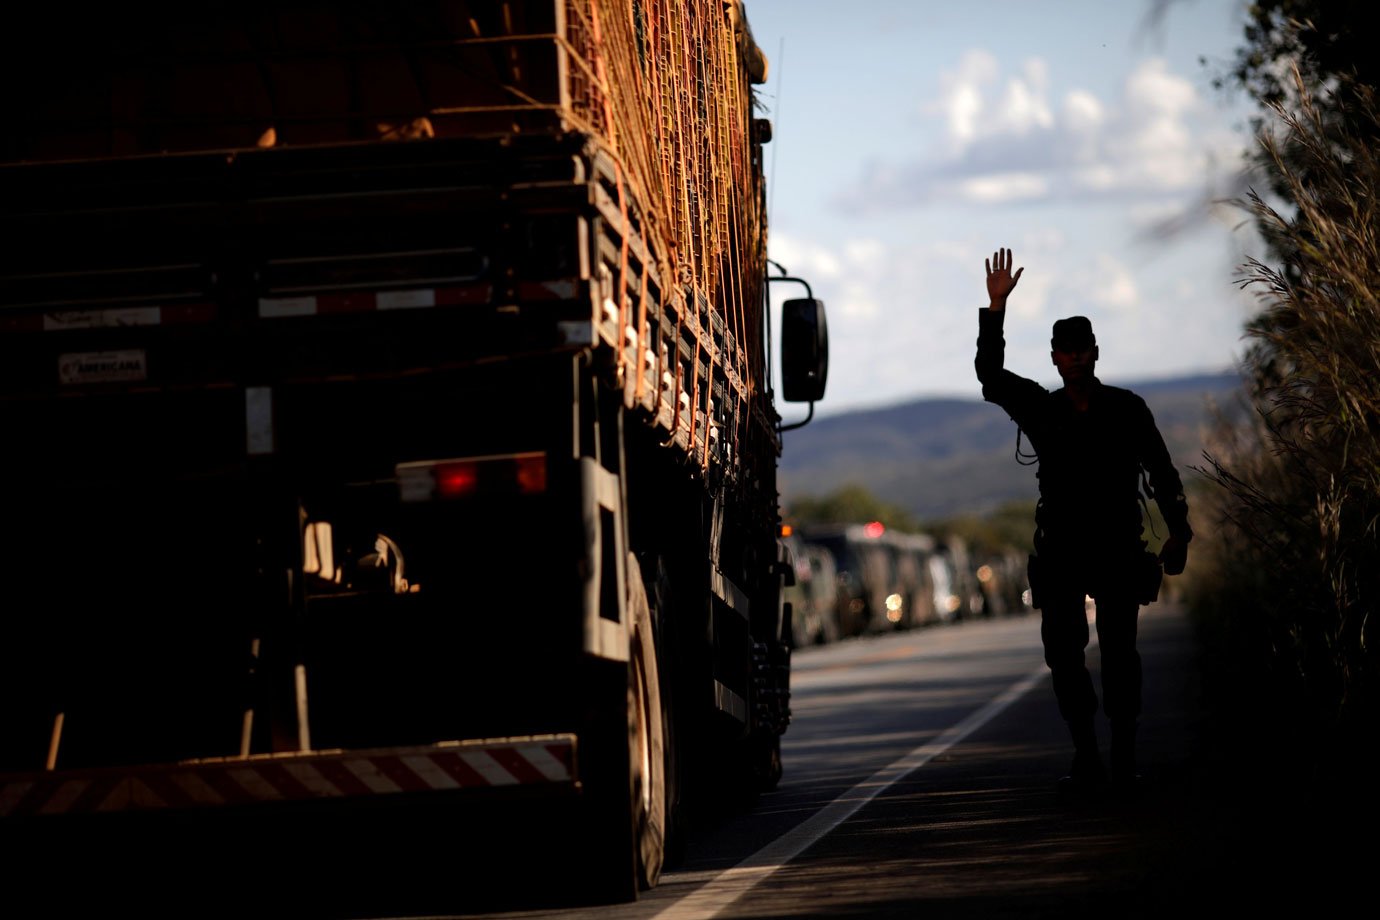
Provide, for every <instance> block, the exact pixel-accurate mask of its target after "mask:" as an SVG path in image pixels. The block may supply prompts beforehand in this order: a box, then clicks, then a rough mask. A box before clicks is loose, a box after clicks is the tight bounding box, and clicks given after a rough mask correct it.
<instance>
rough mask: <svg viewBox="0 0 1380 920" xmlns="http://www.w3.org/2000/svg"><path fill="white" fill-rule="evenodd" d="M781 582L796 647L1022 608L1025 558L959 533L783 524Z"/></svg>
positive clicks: (1026, 603)
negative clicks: (786, 565)
mask: <svg viewBox="0 0 1380 920" xmlns="http://www.w3.org/2000/svg"><path fill="white" fill-rule="evenodd" d="M782 541H783V543H784V544H785V545H786V548H787V551H788V552H789V553H790V560H791V568H792V572H793V573H794V583H793V584H791V585H789V586H788V587H787V588H786V589H785V598H786V602H787V603H788V604H789V605H790V608H791V629H792V633H793V640H794V644H795V646H796V647H804V646H809V645H822V644H825V643H829V642H835V641H838V640H839V639H845V638H849V637H853V636H863V635H876V634H881V633H887V632H894V631H896V630H901V629H914V628H917V627H924V626H932V625H936V624H942V623H953V622H958V621H961V620H970V619H973V618H976V617H996V616H1007V615H1013V614H1021V613H1027V612H1029V611H1030V610H1031V607H1030V593H1029V590H1028V588H1027V583H1026V572H1025V561H1026V560H1025V557H1024V555H1022V554H1020V553H1016V552H1014V551H1008V552H1004V553H991V554H981V555H979V554H976V553H974V552H972V551H971V550H970V548H969V547H968V545H967V543H966V541H964V540H963V539H962V538H961V537H957V536H950V537H945V538H943V539H939V538H936V537H934V536H932V535H930V534H926V533H909V532H904V531H898V530H892V529H888V528H887V527H885V526H884V525H882V524H881V523H880V522H877V521H870V522H867V523H849V524H838V525H813V526H804V527H797V528H788V533H787V534H786V535H785V536H784V537H783V538H782Z"/></svg>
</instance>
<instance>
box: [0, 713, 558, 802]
mask: <svg viewBox="0 0 1380 920" xmlns="http://www.w3.org/2000/svg"><path fill="white" fill-rule="evenodd" d="M577 748H578V744H577V739H576V736H575V735H573V734H549V735H528V736H522V737H514V738H485V739H478V740H469V741H449V742H441V743H438V744H434V745H425V746H419V747H409V748H383V749H377V750H351V751H307V752H302V753H284V754H263V755H253V756H250V757H234V758H229V757H227V758H213V759H205V760H195V761H186V762H182V763H177V764H167V765H154V766H132V767H113V768H103V769H92V770H73V771H57V772H45V773H34V774H9V775H0V819H4V818H22V817H37V816H44V815H75V814H101V813H118V812H140V811H170V810H171V811H181V810H188V809H197V808H216V807H232V808H233V807H243V806H252V805H258V804H267V803H291V802H313V801H316V802H324V801H330V800H345V799H359V800H363V799H377V798H380V797H384V796H405V795H417V794H425V793H429V792H451V793H455V792H461V791H470V792H475V793H480V792H497V791H501V790H516V789H525V790H529V791H534V792H535V791H545V792H550V793H560V792H562V791H565V792H569V791H574V790H576V789H578V788H579V771H578V759H577V756H576V752H577Z"/></svg>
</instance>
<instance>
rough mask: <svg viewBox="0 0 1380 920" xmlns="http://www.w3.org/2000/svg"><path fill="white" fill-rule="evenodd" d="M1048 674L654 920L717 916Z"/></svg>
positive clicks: (1023, 683) (1037, 675) (1039, 672)
mask: <svg viewBox="0 0 1380 920" xmlns="http://www.w3.org/2000/svg"><path fill="white" fill-rule="evenodd" d="M1048 673H1049V670H1048V669H1047V668H1046V667H1045V666H1044V665H1043V664H1041V665H1040V667H1039V668H1037V669H1036V670H1035V671H1032V672H1031V673H1030V674H1029V675H1027V676H1026V677H1023V678H1022V679H1020V680H1019V681H1017V682H1016V683H1014V684H1012V685H1011V686H1010V687H1008V688H1007V689H1006V690H1005V691H1004V692H1003V693H1002V694H1001V695H1000V696H998V697H997V698H996V699H994V700H992V701H991V702H990V703H988V704H987V705H986V706H983V707H982V708H981V709H979V710H977V711H976V712H974V713H973V714H972V715H970V716H968V718H966V719H964V720H963V721H962V722H959V723H958V724H957V725H954V726H952V727H950V728H949V729H948V730H947V731H945V732H944V733H943V734H941V735H940V736H939V737H938V738H935V739H934V740H933V741H930V742H928V743H926V744H922V745H920V746H919V747H918V748H916V749H915V750H913V751H911V752H910V753H909V754H906V755H905V756H903V757H901V758H900V759H899V760H897V761H895V762H894V763H891V764H889V765H887V766H885V767H883V768H882V769H880V770H878V771H877V772H876V773H874V774H872V775H871V776H869V777H868V778H867V779H865V780H863V781H862V782H861V783H858V784H857V785H856V786H854V787H853V788H852V789H849V790H848V791H847V792H845V793H844V794H843V795H841V796H839V797H838V798H836V799H834V801H832V802H830V803H829V804H828V805H826V806H824V808H822V809H820V811H818V812H817V813H815V815H814V816H813V817H811V818H809V819H807V820H806V821H804V822H803V823H801V824H800V825H799V826H797V827H795V828H793V829H791V830H789V831H787V832H786V833H785V834H782V835H781V836H780V837H778V838H776V839H775V840H773V841H772V842H771V843H769V844H767V845H766V846H764V847H762V849H760V850H758V851H757V852H756V853H753V854H752V855H751V856H749V857H748V858H747V859H745V860H743V861H742V862H740V863H738V865H736V866H734V867H733V868H732V869H726V870H724V871H723V872H721V873H719V875H717V876H715V877H714V878H713V879H711V880H710V881H708V882H706V883H705V884H704V885H703V886H702V887H700V888H697V889H696V890H695V891H692V892H691V893H690V894H688V895H686V896H685V897H683V898H681V899H680V900H679V901H676V902H675V903H674V904H672V905H670V906H669V907H667V908H666V909H665V910H663V911H661V912H660V913H658V914H656V916H655V918H654V920H710V918H712V917H716V916H718V914H719V912H720V911H722V910H724V909H725V908H726V907H728V906H729V905H730V904H732V903H733V902H734V901H736V900H738V899H739V898H741V897H742V896H743V895H745V894H747V893H748V892H749V891H751V890H752V889H753V888H755V887H756V886H757V885H759V884H760V883H761V882H763V881H765V880H766V879H767V878H768V877H769V876H770V875H771V874H772V873H773V872H775V871H776V870H777V869H780V868H781V867H783V866H785V865H786V864H787V863H788V862H790V861H791V860H792V859H795V857H797V856H799V855H800V854H801V853H803V852H804V851H805V850H806V848H808V847H809V846H810V845H811V844H813V843H815V842H816V841H817V840H819V839H820V838H822V837H823V836H824V835H825V834H828V833H829V832H830V831H832V830H833V829H834V828H836V827H838V826H839V825H840V824H842V823H843V822H844V821H847V820H848V819H849V818H851V817H852V816H853V815H854V814H855V813H857V811H858V809H860V808H862V807H863V806H864V805H866V804H867V803H868V802H870V801H872V800H873V799H874V798H876V797H877V796H878V795H879V794H881V793H882V792H885V791H886V790H887V789H888V788H890V787H891V786H892V785H894V784H895V783H897V782H899V781H900V780H902V779H904V778H905V777H906V776H908V775H909V774H910V773H912V772H914V771H915V770H918V769H919V768H920V767H923V766H924V765H925V764H927V763H929V762H930V761H931V760H933V759H934V758H935V757H938V756H939V755H940V754H943V753H944V752H945V751H947V750H948V749H949V748H951V747H953V746H954V745H955V744H958V743H959V742H960V741H962V740H963V739H964V738H967V737H968V736H969V735H970V734H972V733H973V732H974V731H976V730H977V729H979V728H981V727H982V726H983V725H985V724H987V723H988V722H989V721H991V720H992V719H993V718H995V717H996V716H997V715H998V714H999V713H1000V712H1001V711H1002V710H1004V709H1006V707H1008V706H1010V705H1011V704H1012V703H1014V702H1016V700H1018V699H1020V698H1021V697H1022V696H1024V695H1025V694H1026V693H1028V692H1029V691H1030V689H1031V688H1032V687H1034V686H1035V685H1036V684H1038V683H1039V682H1040V681H1041V680H1043V679H1044V678H1045V676H1046V675H1047V674H1048Z"/></svg>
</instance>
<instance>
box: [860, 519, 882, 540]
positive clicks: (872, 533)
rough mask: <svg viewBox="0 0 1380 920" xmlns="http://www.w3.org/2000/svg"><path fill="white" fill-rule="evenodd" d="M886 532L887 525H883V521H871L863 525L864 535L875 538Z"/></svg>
mask: <svg viewBox="0 0 1380 920" xmlns="http://www.w3.org/2000/svg"><path fill="white" fill-rule="evenodd" d="M884 533H886V527H885V526H883V524H882V522H881V521H869V522H868V523H867V524H865V525H863V535H864V536H867V537H872V538H873V539H875V538H877V537H880V536H881V535H882V534H884Z"/></svg>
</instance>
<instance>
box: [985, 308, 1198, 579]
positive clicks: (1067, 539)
mask: <svg viewBox="0 0 1380 920" xmlns="http://www.w3.org/2000/svg"><path fill="white" fill-rule="evenodd" d="M1005 316H1006V313H1005V311H1002V310H996V311H994V310H987V309H984V310H980V311H979V312H978V342H977V345H978V350H977V360H976V361H975V362H974V363H975V365H976V368H977V376H978V380H979V381H981V382H982V396H983V398H984V399H986V400H987V401H988V402H993V403H996V404H997V405H999V406H1001V407H1002V408H1003V409H1005V410H1006V412H1007V414H1008V415H1010V416H1011V418H1012V420H1013V421H1015V423H1016V424H1017V425H1019V426H1020V430H1021V431H1022V432H1024V434H1025V436H1026V437H1027V438H1028V439H1029V440H1030V444H1031V447H1032V448H1033V449H1034V451H1035V453H1036V454H1037V455H1038V457H1039V463H1040V466H1039V470H1038V472H1037V474H1036V475H1037V476H1038V478H1039V482H1040V504H1039V508H1038V510H1037V512H1036V524H1037V526H1038V531H1037V536H1036V546H1037V549H1038V548H1041V545H1042V544H1043V546H1048V547H1060V546H1065V547H1080V548H1084V549H1086V550H1090V551H1093V552H1095V553H1099V554H1100V553H1109V552H1123V551H1131V550H1139V549H1140V548H1141V546H1142V543H1141V540H1140V535H1141V513H1140V512H1141V508H1140V501H1141V498H1140V487H1141V484H1142V473H1141V471H1142V470H1145V471H1146V473H1148V474H1149V491H1150V493H1151V495H1153V497H1154V498H1155V500H1156V501H1157V502H1158V504H1159V506H1160V513H1161V514H1162V515H1163V516H1164V520H1165V524H1166V526H1167V527H1168V528H1169V532H1170V533H1171V534H1174V535H1176V536H1178V537H1179V538H1180V539H1181V540H1183V541H1185V542H1187V541H1188V540H1190V539H1191V538H1192V536H1193V531H1192V530H1191V529H1190V528H1189V526H1188V505H1187V503H1186V502H1185V500H1184V494H1183V482H1182V481H1181V480H1180V478H1179V473H1178V471H1177V470H1176V469H1175V468H1174V463H1173V461H1172V460H1171V458H1170V456H1169V450H1168V449H1167V448H1166V447H1165V445H1164V438H1163V437H1161V435H1160V432H1159V429H1158V428H1157V427H1156V426H1155V419H1154V417H1153V416H1152V415H1151V413H1150V408H1149V407H1148V406H1146V404H1145V400H1143V399H1141V398H1140V397H1139V396H1137V395H1136V394H1134V393H1132V392H1131V391H1130V390H1123V389H1121V388H1119V387H1112V386H1107V385H1105V384H1103V383H1102V382H1101V381H1098V380H1097V379H1096V378H1094V379H1093V386H1092V392H1091V394H1090V397H1089V401H1088V409H1087V411H1086V412H1079V411H1078V410H1077V409H1075V408H1074V405H1073V402H1072V401H1071V400H1070V399H1069V396H1068V394H1067V393H1066V392H1065V390H1064V389H1063V388H1060V389H1058V390H1055V391H1054V392H1052V393H1051V392H1050V391H1049V390H1046V389H1045V388H1044V387H1042V386H1040V384H1038V383H1036V382H1035V381H1033V380H1028V379H1027V378H1025V377H1021V376H1019V375H1018V374H1014V373H1012V372H1011V371H1008V370H1006V369H1005V368H1004V367H1003V364H1004V359H1005V351H1006V341H1005V339H1004V338H1003V337H1002V323H1003V319H1004V318H1005Z"/></svg>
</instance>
